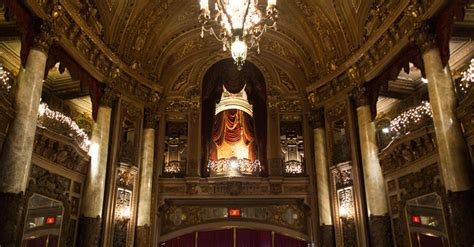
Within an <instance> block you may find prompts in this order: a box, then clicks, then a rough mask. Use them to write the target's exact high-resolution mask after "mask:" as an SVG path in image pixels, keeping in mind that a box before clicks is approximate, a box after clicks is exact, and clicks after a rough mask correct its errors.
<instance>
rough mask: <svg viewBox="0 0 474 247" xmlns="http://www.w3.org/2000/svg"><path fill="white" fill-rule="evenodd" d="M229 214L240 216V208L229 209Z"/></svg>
mask: <svg viewBox="0 0 474 247" xmlns="http://www.w3.org/2000/svg"><path fill="white" fill-rule="evenodd" d="M229 216H240V209H229Z"/></svg>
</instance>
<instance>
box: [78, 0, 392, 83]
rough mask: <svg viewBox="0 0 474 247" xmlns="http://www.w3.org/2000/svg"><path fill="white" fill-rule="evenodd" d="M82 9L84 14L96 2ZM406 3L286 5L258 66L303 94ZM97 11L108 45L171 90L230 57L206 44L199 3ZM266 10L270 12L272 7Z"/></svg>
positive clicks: (115, 5) (284, 0) (106, 6)
mask: <svg viewBox="0 0 474 247" xmlns="http://www.w3.org/2000/svg"><path fill="white" fill-rule="evenodd" d="M76 1H80V2H77V3H76V6H78V7H79V8H83V7H80V6H81V5H84V4H87V1H88V0H76ZM398 2H399V0H378V1H376V0H364V1H362V0H324V1H321V0H318V1H315V0H313V1H306V0H291V1H290V0H280V1H278V8H279V10H280V19H279V21H278V31H276V32H275V31H272V32H270V33H268V34H266V35H265V36H264V37H263V40H262V49H261V50H262V54H260V55H256V54H252V53H251V54H250V61H252V62H254V63H255V64H257V65H258V64H261V65H264V66H266V67H267V70H269V75H268V77H271V78H272V77H273V79H271V78H267V80H269V81H272V80H275V81H277V82H280V83H276V84H281V85H279V87H280V88H281V89H285V88H286V89H287V90H290V91H292V90H294V89H293V88H292V87H298V89H297V90H296V91H300V92H302V90H304V88H305V87H306V86H307V85H308V84H310V83H311V82H312V81H314V80H316V79H318V78H320V77H321V76H322V75H324V74H326V73H329V72H330V71H331V70H334V69H335V68H336V67H337V66H338V65H339V64H341V63H343V62H344V61H345V60H346V59H347V57H348V56H350V55H351V53H352V52H353V51H354V50H356V49H358V48H359V47H360V46H361V44H362V43H363V42H364V41H365V40H366V39H367V37H368V36H369V35H370V33H371V32H372V31H373V30H371V29H370V28H371V27H373V26H374V25H376V23H372V22H371V21H372V19H373V17H371V16H373V15H382V14H388V13H389V10H390V8H392V7H393V6H395V5H397V4H398ZM89 4H90V6H93V7H96V8H97V17H98V19H99V21H100V24H101V25H100V28H97V29H96V30H97V31H98V33H99V34H100V35H101V37H102V38H103V41H104V42H105V44H107V45H108V46H109V47H110V48H111V50H112V51H114V52H115V53H116V54H117V55H119V56H120V57H121V59H122V60H123V61H124V62H125V63H127V64H129V65H130V66H132V67H133V68H135V69H136V70H139V71H142V72H143V73H145V76H146V77H148V78H150V79H151V80H152V81H155V82H158V83H159V84H161V85H162V86H164V87H165V88H170V87H171V88H173V87H176V86H171V85H167V84H169V83H173V82H179V81H181V83H182V79H183V76H184V75H183V73H184V74H188V75H189V74H190V73H191V74H192V72H191V70H193V68H201V67H202V66H205V64H206V61H203V59H202V58H203V57H206V58H210V60H218V59H220V58H222V57H225V56H227V54H226V53H224V52H222V51H221V46H220V44H219V43H218V42H217V41H215V40H213V39H212V38H209V37H207V38H204V39H201V38H200V35H199V34H200V31H201V30H200V26H199V24H198V21H197V16H198V13H199V4H198V1H197V0H120V1H119V0H104V1H95V2H94V1H93V0H89ZM260 4H261V5H262V9H263V8H265V1H260ZM382 12H383V13H382ZM385 12H386V13H385ZM94 13H95V12H94ZM366 23H369V24H371V25H369V26H366ZM270 61H271V63H269V62H270ZM207 66H210V65H207ZM283 71H284V72H283ZM196 73H197V72H196ZM270 74H271V75H270ZM290 78H291V80H290ZM292 83H293V84H294V83H296V84H294V85H292Z"/></svg>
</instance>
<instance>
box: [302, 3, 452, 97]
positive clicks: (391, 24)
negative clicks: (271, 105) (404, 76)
mask: <svg viewBox="0 0 474 247" xmlns="http://www.w3.org/2000/svg"><path fill="white" fill-rule="evenodd" d="M418 2H419V1H417V0H403V1H400V3H399V4H398V5H397V6H398V8H397V9H395V10H394V14H392V15H391V16H389V17H388V18H387V20H386V21H384V23H383V24H382V25H381V26H380V27H379V28H378V31H377V32H375V33H374V34H373V35H372V36H371V37H370V38H369V39H368V40H367V41H366V42H365V43H364V44H363V45H362V46H361V47H360V49H359V50H357V51H356V52H355V53H354V54H353V55H352V56H350V57H349V58H348V59H346V62H345V63H343V64H341V65H340V66H339V67H338V68H336V70H334V71H333V72H332V73H329V74H327V75H325V76H323V77H322V78H321V79H319V80H318V81H316V82H314V83H312V84H311V85H309V86H308V87H307V88H306V92H307V93H311V92H312V91H314V90H316V89H317V88H318V87H321V86H322V85H324V84H326V83H328V82H330V81H333V80H337V78H338V77H340V76H342V75H344V74H345V73H346V71H347V70H348V69H349V68H350V67H352V66H354V65H357V64H358V63H361V64H363V63H365V61H364V60H368V59H371V58H370V57H369V56H373V55H377V56H380V54H378V53H379V51H378V49H379V46H380V43H381V42H384V39H387V38H388V37H391V36H393V34H395V33H397V32H400V31H401V30H399V29H400V27H399V26H398V22H400V21H401V19H402V18H401V17H403V16H404V13H407V12H408V8H409V7H410V5H412V4H420V3H418ZM423 2H424V3H423V6H421V7H422V8H424V10H425V11H424V12H423V15H422V16H420V17H419V19H420V20H426V19H429V18H430V17H431V16H433V15H434V14H435V13H436V12H437V11H438V10H439V9H440V8H441V7H442V6H443V5H444V4H445V3H446V0H428V1H423ZM427 6H429V7H427ZM407 31H408V32H406V33H402V35H403V36H404V37H406V36H409V35H411V33H412V32H413V30H407ZM399 39H401V38H399ZM394 51H399V50H390V51H388V52H387V51H386V53H385V54H382V56H383V57H385V56H392V57H393V56H395V54H391V53H395V52H394ZM372 54H373V55H372ZM377 60H381V59H380V57H379V59H377ZM388 61H389V60H388V59H387V62H388ZM375 65H377V66H375ZM385 65H386V64H380V63H375V64H373V66H375V67H371V68H370V69H367V71H366V72H365V73H364V74H377V73H374V72H372V71H378V72H379V71H380V70H381V69H382V68H383V67H384V66H385ZM359 67H360V66H359ZM369 70H370V71H369ZM371 76H373V77H375V76H374V75H371ZM366 77H367V76H366ZM366 79H370V78H366Z"/></svg>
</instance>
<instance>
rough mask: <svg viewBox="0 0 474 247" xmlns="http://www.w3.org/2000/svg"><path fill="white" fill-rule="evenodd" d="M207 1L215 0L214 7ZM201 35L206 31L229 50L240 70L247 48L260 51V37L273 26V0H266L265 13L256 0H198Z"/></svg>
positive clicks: (274, 27)
mask: <svg viewBox="0 0 474 247" xmlns="http://www.w3.org/2000/svg"><path fill="white" fill-rule="evenodd" d="M209 2H215V6H214V9H212V10H211V9H210V8H209ZM200 6H201V14H200V15H199V22H200V23H201V25H202V29H201V37H202V38H203V37H204V32H208V33H209V34H210V35H212V36H214V37H215V38H216V39H217V40H218V41H220V42H222V47H223V50H224V51H226V50H230V51H231V54H232V58H233V59H234V62H235V64H236V65H237V68H238V69H239V70H240V69H242V66H243V65H244V63H245V60H246V59H247V50H248V49H252V48H256V49H257V53H260V46H259V42H260V38H261V36H262V35H263V33H265V32H266V31H267V30H268V29H273V30H276V21H277V19H278V10H277V8H276V0H267V9H266V12H265V13H266V14H265V15H263V14H262V12H261V11H260V10H259V9H258V0H215V1H214V0H200Z"/></svg>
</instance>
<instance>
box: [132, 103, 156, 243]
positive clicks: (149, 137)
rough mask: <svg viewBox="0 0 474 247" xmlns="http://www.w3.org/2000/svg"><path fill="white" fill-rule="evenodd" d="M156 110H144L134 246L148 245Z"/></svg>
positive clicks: (149, 238) (151, 216)
mask: <svg viewBox="0 0 474 247" xmlns="http://www.w3.org/2000/svg"><path fill="white" fill-rule="evenodd" d="M157 122H158V117H157V112H156V111H153V110H149V109H147V110H146V113H145V128H144V130H143V146H142V162H141V167H140V170H141V178H140V194H139V197H138V198H139V201H138V212H137V214H138V216H137V229H136V240H135V246H144V247H146V246H150V245H151V243H152V241H151V234H150V233H151V231H150V229H151V222H152V220H153V210H152V191H153V166H154V154H155V137H156V128H157Z"/></svg>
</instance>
